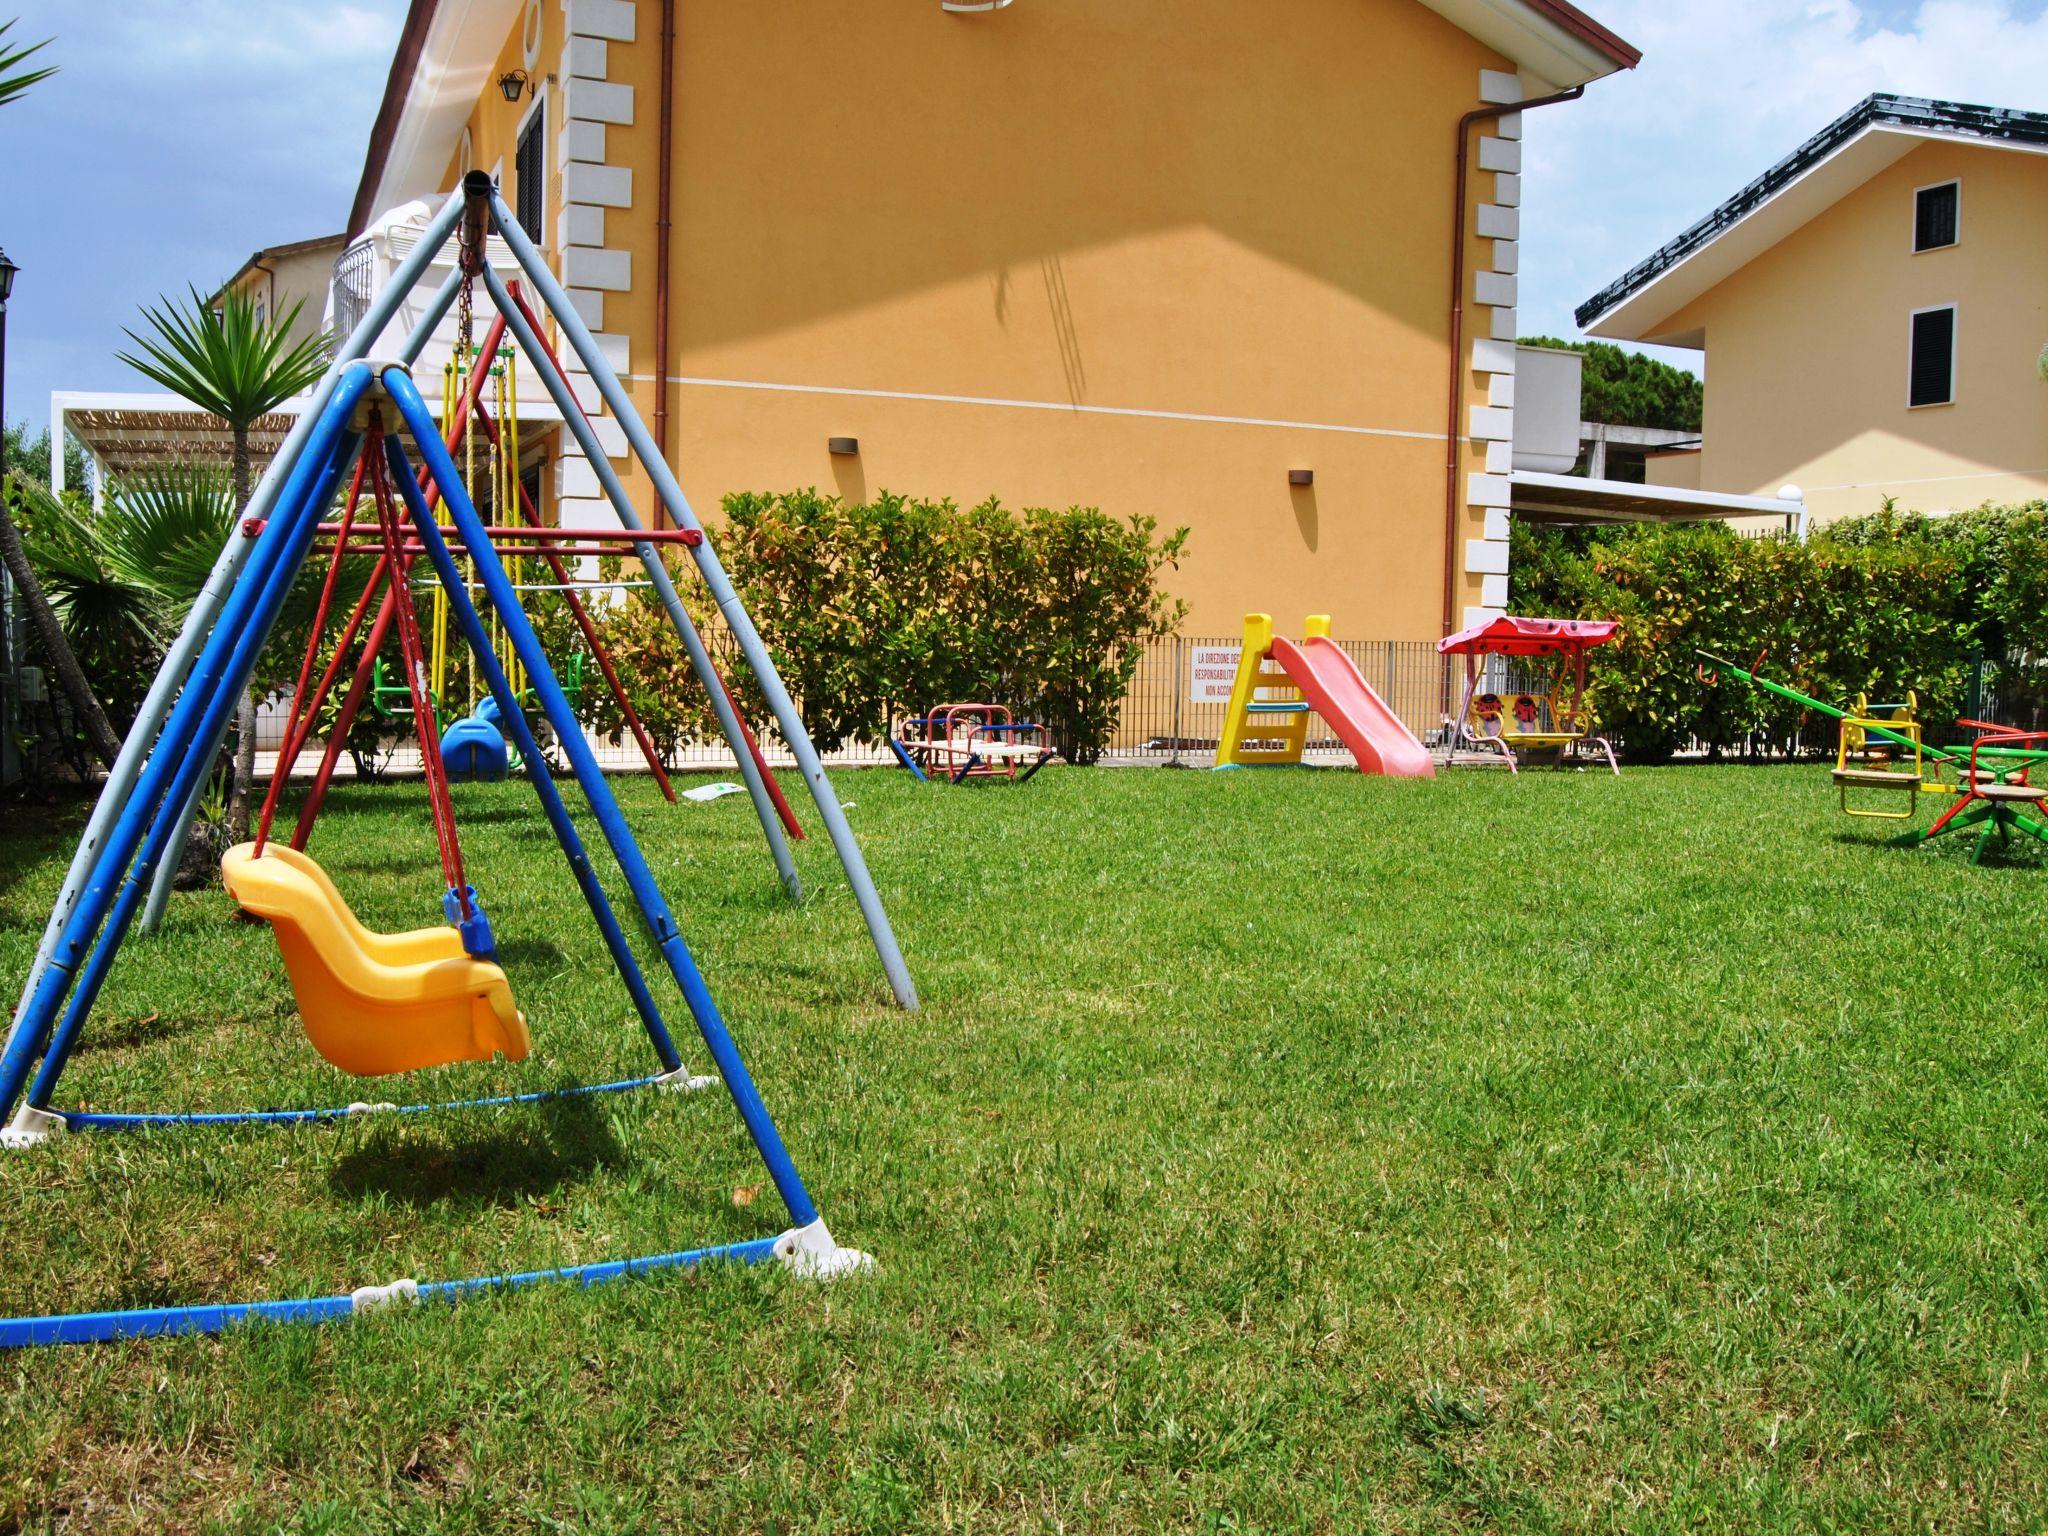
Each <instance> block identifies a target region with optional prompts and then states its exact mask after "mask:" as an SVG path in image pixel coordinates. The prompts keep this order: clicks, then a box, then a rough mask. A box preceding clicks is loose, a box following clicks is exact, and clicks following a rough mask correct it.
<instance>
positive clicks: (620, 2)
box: [569, 0, 635, 43]
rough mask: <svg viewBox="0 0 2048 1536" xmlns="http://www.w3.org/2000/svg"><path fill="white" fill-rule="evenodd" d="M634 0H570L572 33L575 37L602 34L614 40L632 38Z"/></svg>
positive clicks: (621, 41) (626, 41) (624, 41)
mask: <svg viewBox="0 0 2048 1536" xmlns="http://www.w3.org/2000/svg"><path fill="white" fill-rule="evenodd" d="M634 21H635V17H634V8H633V0H569V32H570V35H571V36H573V37H602V38H608V39H610V40H611V41H612V42H615V43H630V42H631V41H633V29H634Z"/></svg>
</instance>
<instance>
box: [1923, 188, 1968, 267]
mask: <svg viewBox="0 0 2048 1536" xmlns="http://www.w3.org/2000/svg"><path fill="white" fill-rule="evenodd" d="M1960 191H1961V188H1960V187H1958V186H1957V184H1956V183H1955V182H1952V181H1951V182H1949V183H1947V184H1946V185H1944V186H1939V187H1924V188H1922V189H1921V190H1920V192H1919V193H1918V194H1917V195H1916V196H1915V199H1914V204H1913V249H1914V250H1916V251H1938V250H1940V249H1941V248H1942V247H1943V246H1948V245H1954V244H1955V243H1956V212H1957V200H1958V194H1959V192H1960Z"/></svg>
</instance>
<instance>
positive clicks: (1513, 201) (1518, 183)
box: [1493, 171, 1522, 208]
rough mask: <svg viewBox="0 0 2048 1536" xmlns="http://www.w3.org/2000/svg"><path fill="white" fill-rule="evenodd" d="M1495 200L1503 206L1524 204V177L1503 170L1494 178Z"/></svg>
mask: <svg viewBox="0 0 2048 1536" xmlns="http://www.w3.org/2000/svg"><path fill="white" fill-rule="evenodd" d="M1493 200H1494V201H1495V202H1496V203H1499V204H1500V205H1501V207H1503V208H1519V207H1521V206H1522V178H1521V177H1519V176H1510V175H1508V174H1507V172H1505V171H1503V172H1501V174H1500V175H1498V176H1496V177H1494V178H1493Z"/></svg>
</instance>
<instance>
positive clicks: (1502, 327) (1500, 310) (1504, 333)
mask: <svg viewBox="0 0 2048 1536" xmlns="http://www.w3.org/2000/svg"><path fill="white" fill-rule="evenodd" d="M1515 336H1516V331H1515V311H1514V306H1513V305H1510V304H1496V305H1495V306H1494V308H1493V339H1494V340H1495V341H1513V340H1514V339H1515Z"/></svg>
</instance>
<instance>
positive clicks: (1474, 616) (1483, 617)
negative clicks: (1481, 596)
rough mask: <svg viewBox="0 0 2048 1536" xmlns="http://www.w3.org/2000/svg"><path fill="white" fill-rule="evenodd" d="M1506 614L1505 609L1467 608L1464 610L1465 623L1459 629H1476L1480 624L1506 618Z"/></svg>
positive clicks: (1504, 600) (1503, 600)
mask: <svg viewBox="0 0 2048 1536" xmlns="http://www.w3.org/2000/svg"><path fill="white" fill-rule="evenodd" d="M1501 601H1502V602H1503V603H1505V602H1506V601H1507V599H1505V598H1503V599H1501ZM1507 612H1508V611H1507V609H1506V608H1504V607H1503V608H1467V609H1466V610H1465V622H1464V624H1463V625H1462V626H1461V627H1462V628H1464V629H1477V628H1478V627H1479V626H1480V625H1482V624H1491V623H1492V622H1493V621H1494V620H1495V619H1502V618H1506V617H1507Z"/></svg>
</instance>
